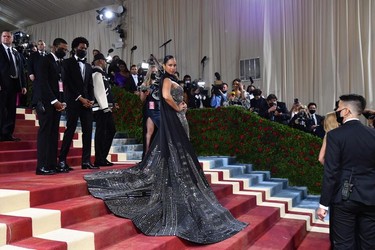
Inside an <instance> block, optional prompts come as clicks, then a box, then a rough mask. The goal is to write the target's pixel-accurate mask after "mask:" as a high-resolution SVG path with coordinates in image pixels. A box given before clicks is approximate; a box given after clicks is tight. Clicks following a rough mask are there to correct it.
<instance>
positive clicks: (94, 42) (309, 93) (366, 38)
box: [27, 0, 375, 114]
mask: <svg viewBox="0 0 375 250" xmlns="http://www.w3.org/2000/svg"><path fill="white" fill-rule="evenodd" d="M124 3H125V5H126V7H127V13H126V15H125V16H124V17H123V18H122V20H119V21H118V22H121V23H123V25H122V27H124V28H125V29H126V32H127V36H126V40H125V41H124V42H125V45H124V47H123V48H122V49H117V50H115V52H114V53H112V55H115V54H118V55H120V57H122V58H123V59H124V60H125V61H126V62H127V63H128V64H129V63H130V48H131V47H132V46H134V45H137V47H138V49H137V50H135V51H134V60H133V62H134V63H136V64H137V63H140V62H141V61H142V60H147V59H148V57H149V55H150V54H151V53H152V54H154V55H155V56H156V57H157V58H162V57H163V56H164V49H163V48H159V46H160V45H162V44H163V43H164V42H165V41H167V40H169V39H172V42H170V43H169V44H168V45H167V47H166V48H167V54H172V55H174V56H175V57H176V58H177V63H178V71H179V72H180V74H181V76H183V75H185V74H190V75H191V76H192V78H193V79H197V78H199V77H202V76H203V79H204V80H205V81H206V82H207V84H208V85H210V83H211V82H213V80H214V73H215V72H220V73H221V75H222V77H223V80H224V81H225V82H228V83H231V81H232V80H233V79H234V78H236V77H238V76H239V60H241V59H247V58H254V57H259V58H260V60H261V68H262V71H261V77H262V78H261V79H260V80H258V81H256V82H255V85H257V86H259V87H260V88H261V89H262V90H263V94H264V95H268V94H270V93H274V94H276V95H277V96H278V98H279V100H282V101H285V102H286V103H287V105H288V106H289V107H290V105H291V104H292V101H293V99H294V98H295V97H297V98H299V99H300V100H301V101H302V102H303V103H305V104H307V103H308V102H310V101H315V102H316V103H317V104H318V109H319V113H321V114H325V113H326V112H329V111H331V110H332V108H333V106H334V102H335V100H337V99H338V97H339V96H340V95H341V94H346V93H358V94H362V95H364V96H365V97H366V98H367V100H368V107H369V108H375V105H374V100H373V98H374V89H373V85H372V79H373V72H375V71H374V65H375V64H374V50H375V42H374V41H375V39H374V32H372V30H374V28H375V4H374V3H373V1H371V0H314V1H311V0H127V1H124ZM373 13H374V14H373ZM95 17H96V12H95V10H92V11H88V12H84V13H81V14H79V15H74V16H70V17H65V18H61V19H57V20H53V21H49V22H47V23H42V24H38V25H33V26H30V27H28V29H27V32H28V33H29V34H30V35H32V37H33V38H35V40H38V39H44V40H46V41H47V43H51V42H52V40H53V39H54V38H55V37H62V38H65V39H66V40H67V41H68V42H69V43H70V42H71V40H72V39H73V38H74V37H76V36H85V37H86V38H88V40H89V41H90V49H94V48H98V49H100V50H101V51H103V52H104V54H106V51H107V50H108V49H109V48H111V47H113V46H112V44H113V43H115V42H116V41H117V40H118V39H119V36H118V34H116V33H115V32H114V31H112V28H113V27H106V23H104V22H103V23H101V24H97V22H96V19H95ZM116 24H117V23H116ZM204 56H207V58H208V60H207V61H206V64H205V68H204V72H203V74H202V65H201V63H200V62H201V59H202V58H203V57H204Z"/></svg>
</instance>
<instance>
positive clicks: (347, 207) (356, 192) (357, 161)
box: [320, 120, 375, 249]
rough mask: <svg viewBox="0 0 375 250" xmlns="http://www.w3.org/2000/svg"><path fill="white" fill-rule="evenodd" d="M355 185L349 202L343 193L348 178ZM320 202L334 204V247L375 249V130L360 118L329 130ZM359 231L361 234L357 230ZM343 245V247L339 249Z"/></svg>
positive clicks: (332, 208) (328, 204) (327, 204)
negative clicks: (361, 121) (374, 247)
mask: <svg viewBox="0 0 375 250" xmlns="http://www.w3.org/2000/svg"><path fill="white" fill-rule="evenodd" d="M351 174H352V179H351V182H352V184H353V185H354V187H353V188H352V193H351V194H350V197H349V199H348V200H347V201H344V200H343V196H342V193H341V190H342V187H343V184H344V181H345V180H349V179H350V175H351ZM320 204H322V205H324V206H330V207H331V210H330V211H331V212H332V213H333V216H332V213H331V216H332V220H331V223H332V225H331V227H332V231H331V234H332V237H333V241H334V242H340V241H342V242H344V243H343V244H340V245H339V243H338V245H335V246H334V247H337V248H338V249H341V248H342V249H355V247H356V246H354V243H353V242H355V240H356V237H357V236H358V235H360V237H358V238H357V240H358V239H360V240H359V243H358V242H357V244H358V245H357V247H359V246H361V247H362V249H372V247H373V246H374V245H375V238H374V235H375V129H373V128H369V127H366V126H364V125H363V124H362V123H360V122H359V121H357V120H351V121H347V122H346V123H345V124H344V125H342V126H340V127H339V128H337V129H334V130H332V131H330V132H328V133H327V148H326V154H325V164H324V177H323V186H322V194H321V198H320ZM358 232H359V233H358ZM340 247H341V248H340Z"/></svg>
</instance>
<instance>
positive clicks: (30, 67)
mask: <svg viewBox="0 0 375 250" xmlns="http://www.w3.org/2000/svg"><path fill="white" fill-rule="evenodd" d="M43 58H44V56H43V55H41V54H40V53H39V51H36V52H34V53H32V54H31V55H30V57H29V59H28V61H27V73H28V75H34V76H35V80H34V81H33V96H32V99H31V102H32V105H33V106H35V105H36V104H37V102H38V101H39V100H38V99H37V97H38V96H40V93H38V91H39V90H40V88H38V84H39V83H38V82H39V73H40V70H41V66H40V64H41V62H42V59H43Z"/></svg>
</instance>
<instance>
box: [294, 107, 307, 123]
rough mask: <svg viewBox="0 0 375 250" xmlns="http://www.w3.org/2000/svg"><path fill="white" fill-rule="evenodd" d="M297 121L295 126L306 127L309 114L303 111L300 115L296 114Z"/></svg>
mask: <svg viewBox="0 0 375 250" xmlns="http://www.w3.org/2000/svg"><path fill="white" fill-rule="evenodd" d="M296 116H297V119H296V120H295V121H294V122H295V124H297V125H299V126H302V127H306V121H307V114H306V112H305V111H301V112H299V113H298V114H296Z"/></svg>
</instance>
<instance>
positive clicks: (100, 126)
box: [94, 110, 116, 163]
mask: <svg viewBox="0 0 375 250" xmlns="http://www.w3.org/2000/svg"><path fill="white" fill-rule="evenodd" d="M94 117H95V121H96V130H95V162H97V163H103V162H105V160H106V158H107V156H108V153H109V150H110V149H111V146H112V140H113V137H114V136H115V133H116V127H115V122H114V120H113V115H112V112H107V113H104V112H103V111H102V110H99V111H96V112H95V114H94Z"/></svg>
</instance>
